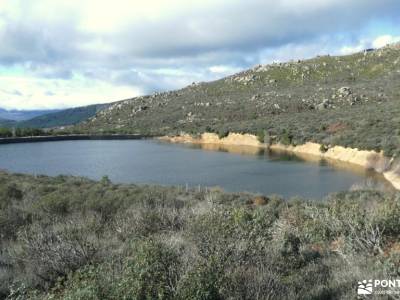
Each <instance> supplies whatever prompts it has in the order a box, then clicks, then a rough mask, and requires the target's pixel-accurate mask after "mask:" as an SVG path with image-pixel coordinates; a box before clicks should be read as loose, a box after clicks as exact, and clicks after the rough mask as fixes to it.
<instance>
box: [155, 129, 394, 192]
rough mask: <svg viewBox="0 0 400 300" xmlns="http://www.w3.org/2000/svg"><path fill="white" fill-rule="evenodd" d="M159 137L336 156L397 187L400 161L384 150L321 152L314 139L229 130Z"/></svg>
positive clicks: (338, 147)
mask: <svg viewBox="0 0 400 300" xmlns="http://www.w3.org/2000/svg"><path fill="white" fill-rule="evenodd" d="M160 140H164V141H169V142H173V143H192V144H214V145H234V146H252V147H262V148H269V149H271V150H275V151H287V152H292V153H295V154H297V155H300V156H302V157H304V158H305V159H307V157H306V156H311V157H314V158H315V157H319V158H325V159H329V160H337V161H341V162H345V163H350V164H354V165H358V166H361V167H363V168H366V169H373V170H375V171H376V172H378V173H381V174H383V176H384V177H385V178H386V179H387V180H388V181H389V182H391V183H392V185H393V186H394V187H395V188H396V189H398V190H400V163H399V162H396V161H394V160H393V159H391V158H388V157H385V156H384V155H383V153H378V152H375V151H366V150H358V149H353V148H345V147H342V146H334V147H331V148H329V149H328V150H327V151H326V152H322V151H321V150H320V149H321V145H320V144H317V143H311V142H309V143H306V144H304V145H299V146H286V145H282V144H273V145H269V146H268V145H266V144H263V143H261V142H259V140H258V139H257V137H256V136H255V135H251V134H239V133H230V134H229V135H228V136H226V137H224V138H219V137H218V135H217V134H215V133H203V134H201V135H200V136H199V137H193V136H191V135H188V134H184V135H180V136H172V137H171V136H165V137H161V138H160Z"/></svg>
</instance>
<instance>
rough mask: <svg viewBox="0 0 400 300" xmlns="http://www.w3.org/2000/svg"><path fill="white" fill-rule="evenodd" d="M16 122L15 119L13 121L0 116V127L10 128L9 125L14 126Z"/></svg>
mask: <svg viewBox="0 0 400 300" xmlns="http://www.w3.org/2000/svg"><path fill="white" fill-rule="evenodd" d="M16 123H17V121H14V120H9V119H4V118H0V127H6V128H10V127H13V126H15V124H16Z"/></svg>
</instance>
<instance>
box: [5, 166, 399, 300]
mask: <svg viewBox="0 0 400 300" xmlns="http://www.w3.org/2000/svg"><path fill="white" fill-rule="evenodd" d="M399 234H400V194H399V193H386V194H385V193H383V192H377V191H362V190H360V191H351V192H343V193H338V194H333V195H331V196H329V197H327V199H325V200H324V201H321V202H309V201H307V200H301V199H291V200H284V199H281V198H280V197H278V196H269V197H263V196H255V195H251V194H244V193H237V194H228V193H224V192H222V191H221V190H219V189H186V188H182V187H161V186H145V185H140V186H137V185H115V184H112V183H111V182H110V181H109V180H108V179H107V178H106V177H105V178H103V179H102V180H101V181H99V182H94V181H91V180H88V179H85V178H77V177H65V176H59V177H54V178H51V177H45V176H37V177H33V176H26V175H11V174H7V173H0V299H5V298H7V299H338V298H346V299H348V298H351V299H353V298H355V297H356V290H355V288H356V283H357V281H359V280H363V279H365V278H366V276H367V277H368V279H369V278H385V279H386V278H396V277H397V278H398V277H399V276H400V243H399ZM370 298H371V299H373V298H372V297H370Z"/></svg>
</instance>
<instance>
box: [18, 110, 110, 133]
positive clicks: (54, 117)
mask: <svg viewBox="0 0 400 300" xmlns="http://www.w3.org/2000/svg"><path fill="white" fill-rule="evenodd" d="M105 107H107V104H95V105H89V106H82V107H76V108H69V109H65V110H61V111H58V112H54V113H49V114H45V115H42V116H38V117H36V118H33V119H30V120H26V121H23V122H19V123H18V127H29V128H53V127H60V126H69V125H73V124H77V123H79V122H82V121H84V120H86V119H89V118H90V117H92V116H94V115H96V113H98V112H99V111H101V110H102V109H104V108H105Z"/></svg>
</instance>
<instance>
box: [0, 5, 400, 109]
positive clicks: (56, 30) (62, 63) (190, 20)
mask: <svg viewBox="0 0 400 300" xmlns="http://www.w3.org/2000/svg"><path fill="white" fill-rule="evenodd" d="M399 10H400V2H399V1H398V0H369V1H365V0H247V1H241V0H190V1H188V0H168V1H166V0H147V1H143V0H113V1H98V0H57V1H54V0H29V1H28V0H0V41H1V44H0V68H1V69H7V68H8V70H9V72H10V74H11V73H12V72H11V70H14V69H19V70H20V72H19V73H18V74H14V73H12V74H13V76H14V77H16V76H19V77H20V78H21V80H22V82H24V84H22V83H19V84H17V83H16V82H17V81H16V79H15V78H14V79H13V80H12V82H10V79H5V80H1V81H0V90H1V89H4V88H7V87H8V85H9V84H10V86H11V87H12V88H14V87H15V88H17V89H18V90H19V91H21V92H22V96H18V97H17V96H15V95H14V97H13V98H10V97H9V96H8V95H7V94H4V93H0V107H1V106H2V105H3V106H4V105H8V106H12V105H13V103H14V105H15V106H18V107H24V106H25V107H30V108H31V107H56V106H72V105H83V104H87V103H94V102H96V101H100V102H102V101H105V100H103V99H105V98H107V101H112V100H119V99H120V98H121V97H126V96H125V95H126V94H128V93H131V95H129V96H134V95H135V94H137V93H147V92H152V91H155V90H162V89H174V88H179V87H182V86H184V85H186V84H188V83H191V82H193V81H205V80H213V79H216V78H218V77H222V76H226V75H229V74H232V73H235V72H237V71H239V70H240V69H244V68H246V67H250V66H252V65H255V64H258V63H268V62H271V61H284V60H288V59H291V58H293V59H296V58H304V57H310V56H313V55H316V54H327V53H343V54H345V53H351V52H354V51H359V50H362V49H363V48H366V47H371V46H372V45H381V44H384V43H387V42H388V41H392V40H393V41H394V40H396V39H397V38H396V37H395V36H394V35H393V36H387V35H385V34H386V32H382V37H380V38H379V39H377V40H376V41H373V39H371V37H369V36H367V37H364V36H363V35H362V34H361V32H362V30H363V28H364V27H366V26H368V25H369V24H371V22H372V21H380V20H383V21H385V22H389V23H390V22H392V23H393V22H394V23H393V24H396V26H397V27H398V25H399V22H400V20H399V17H398V13H397V12H398V11H399ZM398 29H399V30H400V28H398ZM342 36H345V37H344V38H343V37H342ZM3 73H4V72H2V74H3ZM10 74H7V72H6V73H5V75H10ZM28 77H29V79H27V78H28ZM3 79H4V78H3ZM54 82H57V84H54ZM83 82H90V83H91V84H88V85H84V84H83ZM45 91H51V92H50V93H46V92H45ZM65 91H69V93H68V95H65Z"/></svg>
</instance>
